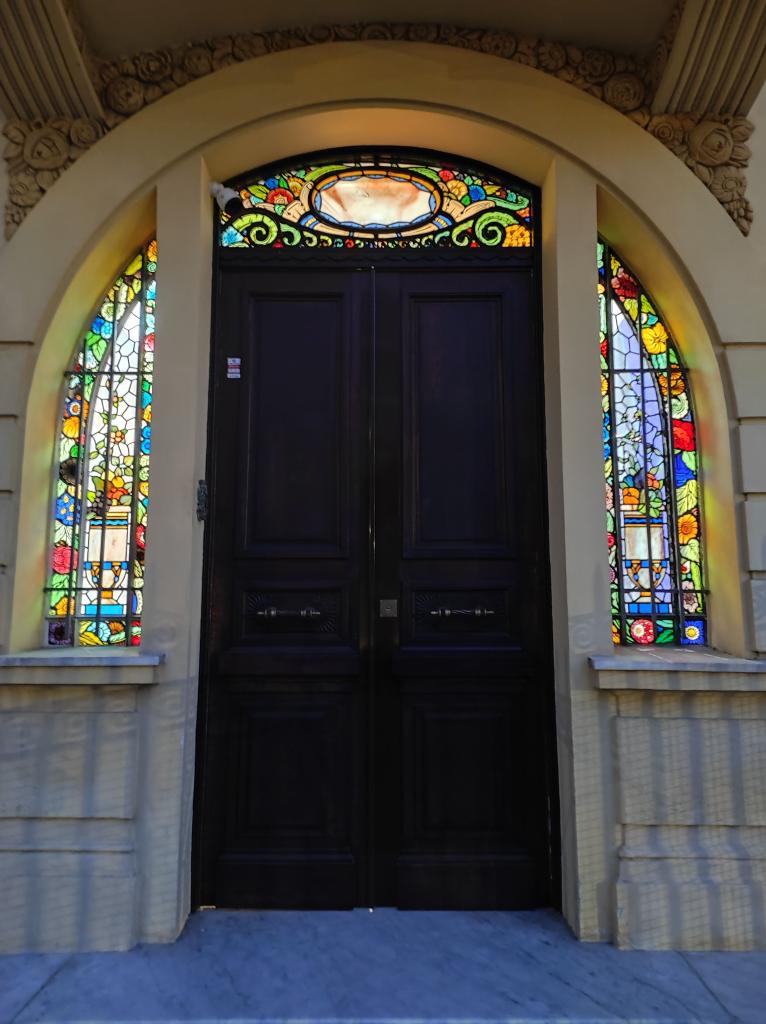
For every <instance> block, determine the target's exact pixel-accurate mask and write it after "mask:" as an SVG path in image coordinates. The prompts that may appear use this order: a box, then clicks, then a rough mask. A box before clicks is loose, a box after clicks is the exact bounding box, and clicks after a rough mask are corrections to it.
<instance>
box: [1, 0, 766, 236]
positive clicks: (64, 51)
mask: <svg viewBox="0 0 766 1024" xmlns="http://www.w3.org/2000/svg"><path fill="white" fill-rule="evenodd" d="M711 4H712V5H713V7H716V8H718V7H720V6H721V5H720V0H686V3H685V4H684V3H683V2H682V3H679V4H677V5H676V7H675V8H674V10H673V13H672V15H671V17H670V18H669V19H668V21H667V23H666V25H665V28H664V30H663V32H662V34H661V36H660V38H659V40H658V41H657V43H656V46H655V53H654V57H653V58H652V59H651V60H645V59H641V58H636V57H630V56H626V55H624V54H619V53H611V52H609V51H607V50H603V49H597V48H593V47H585V48H583V47H581V46H578V45H574V44H565V43H560V42H555V41H549V40H545V39H540V38H537V37H534V38H533V37H527V36H521V35H517V34H515V33H513V32H510V31H507V30H504V29H482V28H468V27H464V26H459V25H451V24H445V23H441V22H440V23H425V22H418V23H410V22H397V23H393V22H386V23H382V22H381V23H375V24H370V23H355V24H338V25H320V26H314V27H312V28H287V29H278V30H270V31H265V32H246V33H237V34H232V35H225V36H218V37H216V38H215V39H210V40H207V41H204V42H197V43H188V44H185V45H182V46H173V47H170V48H166V49H163V50H157V51H142V52H140V53H137V54H135V55H133V56H132V57H123V58H118V59H113V60H104V59H100V58H98V57H95V56H94V55H93V53H92V52H91V51H90V49H89V43H88V39H87V37H86V36H85V34H84V32H83V30H82V28H81V26H80V25H79V24H78V23H77V21H76V20H75V19H74V18H73V16H72V14H71V11H69V12H68V17H69V25H70V26H71V31H70V32H68V33H59V34H58V35H57V34H56V33H55V32H52V31H51V26H54V25H56V24H60V16H61V15H62V13H64V14H65V16H66V15H67V11H66V9H65V7H64V0H16V3H15V4H14V5H13V8H11V7H7V8H2V9H0V30H4V31H0V58H2V56H3V50H4V49H8V48H13V49H14V59H15V63H14V64H13V66H16V67H22V68H23V66H24V63H25V61H26V63H27V64H31V66H32V67H33V69H34V72H35V74H34V78H33V79H30V81H34V83H35V86H36V89H35V91H34V92H30V89H29V88H28V87H25V88H24V89H19V88H18V86H19V76H16V80H14V76H13V75H12V74H10V73H9V72H8V70H7V69H8V67H9V66H11V65H10V64H9V62H8V61H7V60H5V61H3V60H0V103H2V105H3V107H4V108H5V110H6V112H7V113H8V114H9V115H10V120H9V121H8V122H7V123H6V125H5V128H4V134H5V135H6V137H7V139H8V144H7V146H6V149H5V158H6V160H7V162H8V167H9V189H8V199H7V203H6V236H7V237H10V236H11V235H12V234H13V233H14V231H15V230H16V228H17V227H18V226H19V224H21V222H22V221H23V219H24V217H25V216H26V214H27V213H28V212H29V211H30V210H31V209H32V208H33V207H34V206H35V205H36V204H37V202H39V200H40V199H41V198H42V196H43V195H44V193H45V192H46V191H47V190H48V189H50V188H51V187H52V185H53V184H54V183H55V181H56V180H57V179H58V177H60V175H61V174H62V173H63V172H64V171H65V170H66V169H67V168H68V167H69V166H71V165H72V164H73V163H74V162H75V160H77V159H78V157H80V156H81V155H82V154H83V153H84V152H86V150H87V149H88V148H90V146H92V145H93V144H94V143H96V142H97V141H98V139H100V138H101V137H102V136H103V135H104V134H105V133H106V132H108V131H110V130H111V129H112V128H114V127H115V126H116V125H118V124H119V123H120V122H121V121H123V120H125V119H126V118H128V117H131V116H132V115H134V114H136V113H138V111H140V110H141V109H143V108H144V107H146V106H148V105H149V104H152V103H155V102H156V101H157V100H159V99H161V98H162V97H163V96H165V95H167V94H168V93H170V92H173V91H175V90H176V89H179V88H182V87H183V86H184V85H185V84H187V83H188V82H190V81H193V80H195V79H197V78H201V77H204V76H206V75H208V74H211V73H212V72H214V71H216V70H219V69H221V68H224V67H227V66H228V65H230V64H234V63H238V62H241V61H246V60H251V59H253V58H257V57H260V56H264V55H266V54H269V53H275V52H279V51H282V50H288V49H294V48H297V47H303V46H310V45H316V44H319V43H326V42H344V41H359V40H367V39H376V40H408V41H415V42H428V43H436V44H440V45H444V46H455V47H462V48H467V49H471V50H475V51H479V52H482V53H486V54H489V55H492V56H495V57H500V58H503V59H506V60H511V61H515V62H518V63H521V64H525V65H527V66H529V67H533V68H536V69H538V70H540V71H543V72H545V73H547V74H550V75H553V76H555V77H556V78H558V79H559V80H561V81H563V82H566V83H568V84H570V85H572V86H574V87H575V88H578V89H582V90H584V91H585V92H587V93H589V94H590V95H592V96H594V97H595V98H597V99H599V100H601V101H603V102H604V103H607V104H608V105H609V106H611V107H613V108H614V109H616V110H617V111H619V112H620V113H621V114H623V115H624V116H626V117H628V118H630V119H631V120H633V121H634V122H636V123H637V124H638V125H639V126H640V127H642V128H644V129H645V130H646V131H648V132H649V133H650V134H652V135H653V136H654V137H655V138H657V139H658V140H659V141H660V142H662V143H663V144H664V145H665V146H667V147H668V148H669V149H670V150H671V151H672V152H673V153H675V155H676V156H678V157H679V159H681V160H683V161H684V163H686V164H687V166H688V167H689V168H690V169H691V170H692V171H693V172H694V174H696V176H697V177H698V178H699V179H700V180H701V181H702V182H703V183H704V184H705V185H706V186H707V187H708V188H709V189H710V191H711V192H712V193H713V195H714V196H715V198H716V199H717V200H718V201H719V202H720V203H721V204H722V205H723V207H724V208H725V209H726V211H727V212H728V213H729V215H730V216H731V217H732V219H733V220H734V221H735V222H736V224H737V225H738V227H739V228H740V230H741V231H742V232H743V233H744V234H747V233H748V231H749V229H750V224H751V222H752V209H751V206H750V203H749V202H748V200H747V198H746V196H745V190H746V186H747V182H746V177H745V168H746V167H747V163H748V160H749V158H750V151H749V149H748V148H747V146H746V144H745V143H746V142H747V140H748V138H749V136H750V134H751V132H752V125H751V123H750V122H749V121H748V120H747V119H746V118H745V117H744V116H742V113H741V111H740V110H739V109H737V110H734V111H731V112H727V111H725V110H721V109H716V110H715V111H713V112H712V113H710V112H707V111H695V112H679V110H678V109H675V110H672V111H662V110H658V109H657V99H658V97H660V98H662V96H663V95H666V96H667V98H668V102H671V103H676V104H678V102H680V101H681V100H682V99H683V98H684V97H686V96H690V95H693V96H697V97H699V96H700V95H701V93H700V88H699V81H698V78H699V68H697V72H696V76H695V73H693V69H692V68H690V64H691V63H692V60H691V51H692V50H693V51H694V55H695V60H696V63H697V64H699V63H700V60H701V58H700V52H701V50H702V49H703V43H704V41H705V40H707V41H708V43H710V40H711V33H713V36H714V37H713V38H712V41H713V43H714V44H715V46H716V47H719V45H720V38H719V35H715V31H714V30H716V26H718V27H721V26H719V23H718V21H717V20H716V19H715V18H713V16H712V14H711V11H710V10H709V9H708V8H709V7H710V5H711ZM725 6H726V7H727V8H732V7H737V6H739V7H742V8H753V7H758V8H760V9H761V12H760V13H761V15H762V17H761V21H762V22H763V24H762V25H761V28H762V32H761V37H762V39H761V43H762V45H761V50H760V51H758V50H757V48H756V49H754V44H753V41H752V39H750V37H748V38H749V43H750V46H749V49H748V53H747V62H746V63H747V67H748V68H749V72H748V74H749V78H748V77H747V74H744V75H741V76H740V81H739V85H738V86H737V83H736V82H735V81H734V79H732V75H731V71H730V67H729V74H728V77H727V79H726V87H727V88H728V93H727V95H729V96H732V97H739V101H740V108H741V106H742V103H743V102H744V100H745V98H747V97H746V96H745V94H746V93H747V95H750V93H752V92H753V89H754V86H753V82H754V81H756V79H758V76H759V75H761V72H765V73H766V64H764V60H763V54H764V53H766V0H730V2H729V0H727V2H726V4H725ZM27 8H28V9H29V10H27ZM32 10H34V12H35V17H34V18H32V17H31V15H30V14H29V11H32ZM25 12H26V14H25ZM741 13H742V12H740V14H741ZM750 13H751V14H757V13H758V12H755V11H751V12H750ZM43 14H45V15H46V16H45V17H43V16H42V15H43ZM730 16H731V17H733V12H732V11H731V10H730ZM14 17H16V18H17V20H23V22H24V25H23V28H24V31H23V32H20V31H19V25H15V26H14V25H13V24H11V22H12V21H13V19H14ZM711 19H712V20H711ZM3 21H8V22H9V24H8V25H4V24H3V23H2V22H3ZM733 24H734V25H735V27H737V26H738V27H739V29H740V30H741V29H742V25H743V22H742V19H741V18H739V19H735V21H734V22H733ZM748 24H749V25H752V22H751V21H748ZM759 25H760V22H759ZM10 29H15V30H14V31H10ZM35 33H37V35H36V34H35ZM41 33H42V35H41ZM735 35H736V33H735ZM679 39H683V41H684V46H685V47H686V48H687V53H686V56H687V58H688V59H687V60H686V61H684V60H683V59H682V57H679V55H678V52H677V50H676V46H675V44H674V40H675V41H676V42H677V41H678V40H679ZM56 40H60V47H59V53H58V55H57V57H56V59H57V61H58V63H59V64H62V63H63V64H64V65H65V66H71V65H72V63H73V61H75V63H77V62H79V67H73V68H72V70H71V72H70V78H71V80H72V81H75V82H78V83H80V88H79V91H78V90H71V89H70V90H69V91H67V93H66V101H64V91H63V90H62V88H61V85H60V82H61V78H60V76H57V75H56V74H53V73H51V74H50V80H49V81H47V82H46V81H43V80H42V79H43V78H44V77H45V76H44V69H45V68H46V67H50V61H49V63H48V64H47V65H46V64H45V62H44V61H42V62H41V57H40V54H41V53H48V56H49V57H50V56H51V55H50V50H51V47H52V46H53V45H54V43H55V42H56ZM22 42H24V43H25V45H26V50H24V47H23V46H22ZM732 45H733V44H732ZM731 49H732V46H729V50H731ZM22 51H23V52H22ZM716 52H718V51H717V50H716ZM759 53H760V58H759ZM74 55H76V58H75V56H74ZM759 60H760V63H759ZM83 74H84V78H83ZM41 76H42V77H41ZM22 77H23V76H22ZM84 79H87V81H88V82H89V83H90V85H91V87H92V88H91V90H90V91H89V90H88V88H86V87H85V86H84V85H83V84H82V83H83V81H84ZM671 79H672V80H671ZM745 79H747V82H749V86H747V87H746V85H747V82H745ZM743 82H745V84H744V85H743ZM57 83H59V84H58V85H57ZM14 86H16V89H15V91H14ZM748 88H749V90H750V93H748V92H747V89H748ZM695 89H696V92H695ZM709 92H710V90H709V89H708V90H707V93H705V95H708V93H709ZM43 96H45V97H47V100H46V102H47V104H48V105H47V106H46V105H45V104H43V103H42V102H41V99H40V97H43ZM721 96H722V92H721V89H719V90H718V92H717V93H716V95H715V96H713V95H710V96H708V98H709V100H710V101H711V102H713V100H715V101H716V103H717V105H718V107H720V105H721V102H722V100H721ZM94 98H95V99H94ZM751 98H754V97H751ZM51 101H52V102H54V103H55V102H56V101H58V104H59V108H58V110H57V111H56V114H55V116H50V109H51V107H50V103H51ZM35 103H36V104H37V107H36V108H35ZM94 105H95V109H94ZM30 114H31V115H33V116H30ZM20 115H21V116H20Z"/></svg>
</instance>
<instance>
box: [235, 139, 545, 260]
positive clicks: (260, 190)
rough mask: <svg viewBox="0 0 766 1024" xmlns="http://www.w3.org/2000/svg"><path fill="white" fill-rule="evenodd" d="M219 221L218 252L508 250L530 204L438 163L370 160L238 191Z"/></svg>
mask: <svg viewBox="0 0 766 1024" xmlns="http://www.w3.org/2000/svg"><path fill="white" fill-rule="evenodd" d="M238 191H239V195H240V198H241V200H242V209H240V210H238V211H235V212H234V213H233V214H232V212H231V211H229V212H222V213H221V221H220V226H221V244H222V245H223V246H224V247H227V248H259V247H271V248H284V247H288V248H293V247H318V246H321V247H330V248H346V249H422V248H425V247H430V246H439V247H449V248H454V247H457V248H489V249H503V248H517V247H528V246H531V245H532V237H533V227H532V202H531V198H530V196H528V195H525V194H524V193H523V192H519V191H516V190H515V189H514V188H513V187H511V186H509V185H508V184H507V183H503V182H501V181H498V180H495V179H493V178H491V177H488V176H487V175H486V174H485V173H484V172H474V171H472V170H466V169H465V168H459V167H456V166H452V165H447V164H436V163H428V162H424V163H419V162H417V161H412V160H404V159H403V160H392V159H384V158H382V157H374V156H371V157H369V158H359V159H357V160H354V161H349V162H345V163H340V162H334V163H332V162H331V163H320V164H311V165H309V166H304V167H291V168H289V169H288V170H284V171H279V172H274V173H273V174H270V175H268V176H267V177H262V178H256V179H255V180H254V181H249V182H247V183H246V184H244V185H242V186H240V187H239V189H238Z"/></svg>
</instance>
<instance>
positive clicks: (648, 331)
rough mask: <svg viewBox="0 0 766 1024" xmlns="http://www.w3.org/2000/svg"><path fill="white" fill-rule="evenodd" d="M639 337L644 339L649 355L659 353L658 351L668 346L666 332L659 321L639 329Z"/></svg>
mask: <svg viewBox="0 0 766 1024" xmlns="http://www.w3.org/2000/svg"><path fill="white" fill-rule="evenodd" d="M641 337H642V338H643V340H644V345H645V346H646V350H647V352H649V353H651V355H653V356H656V355H659V354H660V352H665V351H667V347H668V332H667V331H666V330H665V328H664V327H663V326H662V324H660V323H656V324H654V326H653V327H644V329H643V330H642V331H641Z"/></svg>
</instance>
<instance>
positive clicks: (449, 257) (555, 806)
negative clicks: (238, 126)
mask: <svg viewBox="0 0 766 1024" xmlns="http://www.w3.org/2000/svg"><path fill="white" fill-rule="evenodd" d="M360 152H364V154H374V153H381V154H387V155H392V154H393V155H397V156H402V157H404V158H406V157H408V156H414V155H417V156H422V157H424V158H425V159H429V158H430V159H431V160H433V161H435V162H437V163H440V162H442V161H444V162H448V163H454V164H456V165H458V166H465V167H470V168H475V169H476V170H480V171H484V172H486V173H488V174H489V175H492V176H493V177H495V178H498V179H499V180H501V181H507V182H508V183H509V184H512V185H517V186H518V187H520V188H521V189H523V190H524V191H525V192H527V193H529V194H530V196H531V198H532V204H533V205H532V209H533V214H534V217H535V223H534V235H533V237H534V239H535V244H534V245H533V246H532V247H531V249H527V248H510V249H505V250H500V251H495V250H470V249H469V250H467V251H464V250H460V249H458V248H457V247H454V248H450V247H448V248H445V250H444V251H442V250H429V249H424V250H422V251H421V250H404V252H400V251H398V250H393V251H390V250H373V249H362V250H359V251H356V250H354V251H344V250H333V249H328V250H325V251H317V250H314V249H308V248H300V247H297V248H296V249H295V250H292V249H289V250H288V249H281V250H278V249H272V248H267V247H264V249H263V250H259V249H236V248H232V249H225V248H223V247H221V246H220V245H219V244H218V223H219V210H218V206H217V204H213V216H212V218H211V220H212V224H211V228H212V233H213V240H212V256H213V260H212V264H213V266H212V302H211V317H210V343H209V376H208V404H207V409H208V415H207V443H206V471H205V479H206V481H207V483H208V487H209V488H210V490H211V493H212V486H213V484H212V482H211V481H212V476H213V451H214V439H213V429H214V402H215V394H214V392H215V368H214V358H215V340H216V334H217V331H218V329H219V322H220V321H219V313H220V302H221V285H222V281H223V278H224V276H225V274H226V271H227V270H229V269H231V270H234V271H237V270H239V271H241V270H251V269H253V270H255V269H256V268H262V269H268V270H274V269H279V270H281V271H282V272H284V273H285V274H289V273H290V270H291V269H296V270H299V269H301V268H304V269H308V268H315V269H329V268H331V267H338V268H340V267H343V266H345V267H350V266H353V265H359V264H362V265H363V266H371V267H372V266H377V265H383V266H390V267H392V268H400V267H401V268H402V269H404V268H405V267H407V266H410V267H413V268H418V269H420V268H423V269H426V268H427V269H431V268H433V269H439V268H442V267H446V266H451V267H454V268H459V269H461V270H467V271H476V270H478V269H479V268H481V267H492V268H493V269H499V270H502V269H507V268H508V269H509V268H512V267H514V266H515V267H527V268H529V270H530V271H531V273H532V278H533V299H534V303H535V310H534V331H535V338H536V342H537V347H536V351H537V365H536V368H535V369H536V382H535V386H536V388H537V396H536V400H537V404H538V407H539V408H540V409H541V410H543V411H544V410H545V408H546V395H545V352H544V344H543V287H542V285H543V281H542V266H543V259H542V223H543V221H542V217H543V208H542V193H541V190H540V188H539V187H538V186H536V185H534V184H532V183H530V182H527V181H523V180H522V179H520V178H518V177H516V176H515V175H513V174H510V173H509V172H507V171H504V170H502V169H500V168H497V167H494V166H492V165H491V164H487V163H485V162H483V161H478V160H473V159H470V158H466V157H461V156H456V155H454V154H452V153H447V152H443V151H441V152H440V151H436V150H429V149H418V148H417V147H405V146H394V145H385V144H378V145H374V146H365V147H361V146H358V147H345V148H331V149H324V150H315V151H312V152H309V153H296V154H293V155H288V156H286V157H285V158H283V159H280V160H278V161H271V162H270V163H268V164H265V165H260V166H256V167H254V168H251V169H249V170H247V171H244V172H242V173H240V174H237V175H236V176H235V177H233V178H230V179H228V180H227V181H226V182H225V185H226V186H227V187H233V186H235V184H236V182H238V181H241V180H245V179H247V178H251V177H256V176H266V175H268V173H269V172H270V171H277V170H281V169H284V168H285V167H286V166H290V165H291V164H292V165H299V166H300V165H307V164H309V163H311V162H313V161H314V160H316V159H326V158H327V157H329V156H330V155H332V156H334V157H337V158H338V159H353V158H354V156H355V155H357V154H359V153H360ZM477 254H480V255H479V256H478V258H477ZM539 429H540V442H541V453H542V461H541V465H540V481H539V487H540V494H541V497H542V504H543V518H544V524H543V528H542V530H541V536H543V537H549V519H550V516H549V498H548V466H547V455H546V453H547V431H546V422H545V416H543V422H542V423H541V424H539ZM210 504H212V503H210ZM203 527H204V542H203V564H202V608H201V611H202V622H201V629H200V656H199V689H198V700H197V720H196V745H195V782H194V797H193V824H192V851H191V894H192V909H195V908H199V907H200V906H201V905H202V904H201V892H202V832H203V828H204V826H203V821H202V807H203V791H204V786H205V777H204V776H205V772H204V765H205V756H206V751H207V699H208V694H209V691H210V672H209V661H208V659H207V657H206V650H207V637H208V633H209V630H210V613H211V601H210V594H211V587H212V552H211V543H210V533H211V530H210V518H209V516H208V518H207V519H206V521H205V522H204V524H203ZM549 554H550V552H549V548H546V550H545V557H544V559H543V568H544V581H543V586H544V590H545V593H544V596H543V597H542V599H541V601H540V605H539V607H540V608H541V610H542V611H544V614H545V622H544V624H542V625H541V632H542V634H543V635H544V636H545V638H546V640H547V643H548V648H549V654H548V657H547V658H545V657H544V659H543V665H544V677H545V678H544V692H543V695H542V700H541V701H540V704H539V705H538V706H539V709H540V712H541V714H542V718H543V727H542V741H543V745H544V751H543V758H542V761H543V770H544V775H545V780H544V797H545V800H546V816H547V821H548V830H547V843H548V886H549V892H550V899H549V903H548V905H549V906H551V907H553V908H554V909H557V910H561V909H562V904H563V899H562V863H561V829H560V800H559V765H558V752H557V726H556V706H555V685H554V683H555V681H554V657H553V608H552V593H551V566H550V557H549Z"/></svg>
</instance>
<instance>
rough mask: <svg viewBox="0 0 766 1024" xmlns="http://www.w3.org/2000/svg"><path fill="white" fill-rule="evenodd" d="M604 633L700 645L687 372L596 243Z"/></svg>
mask: <svg viewBox="0 0 766 1024" xmlns="http://www.w3.org/2000/svg"><path fill="white" fill-rule="evenodd" d="M598 270H599V284H598V292H599V311H600V324H601V326H600V332H601V374H602V376H601V394H602V403H603V427H604V471H605V477H606V507H607V531H608V541H609V568H610V574H611V600H612V637H613V640H614V642H615V643H627V644H633V643H636V644H653V643H657V644H673V643H680V644H704V643H706V638H707V628H706V619H705V590H704V577H703V565H702V547H701V544H702V535H701V534H702V526H701V509H700V486H699V455H698V452H697V440H696V431H695V425H694V414H693V409H692V402H691V395H690V392H689V386H688V381H687V378H686V372H685V370H684V368H683V365H682V364H681V361H680V359H679V357H678V353H677V352H676V349H675V347H674V345H673V341H672V338H671V337H670V332H669V331H668V329H667V327H666V326H665V324H664V322H663V320H662V317H661V316H660V314H659V313H658V311H657V309H656V307H655V306H654V304H653V303H652V300H651V298H650V297H649V296H648V295H647V294H646V292H645V291H644V290H643V288H642V287H641V284H640V282H639V281H638V279H637V278H636V277H635V276H634V275H633V274H632V273H631V272H630V271H629V270H628V268H627V267H626V266H625V264H624V263H623V262H622V260H621V259H620V257H619V256H618V255H617V254H616V253H615V252H614V251H613V250H612V249H610V247H609V246H608V245H606V243H604V242H602V241H599V244H598Z"/></svg>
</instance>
